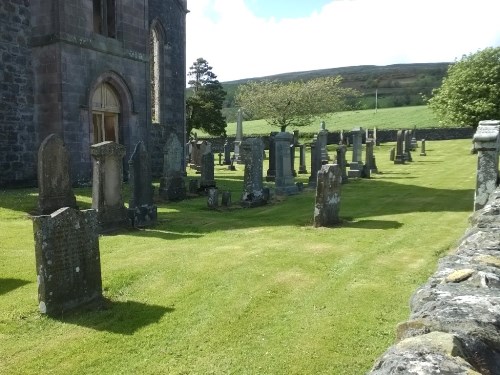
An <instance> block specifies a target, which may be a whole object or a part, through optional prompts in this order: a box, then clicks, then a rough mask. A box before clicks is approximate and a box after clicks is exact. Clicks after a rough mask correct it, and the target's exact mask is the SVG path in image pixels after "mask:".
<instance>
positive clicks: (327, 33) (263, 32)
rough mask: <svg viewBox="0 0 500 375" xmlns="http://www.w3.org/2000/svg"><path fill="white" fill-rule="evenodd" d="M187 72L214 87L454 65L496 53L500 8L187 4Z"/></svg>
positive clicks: (263, 0) (425, 0)
mask: <svg viewBox="0 0 500 375" xmlns="http://www.w3.org/2000/svg"><path fill="white" fill-rule="evenodd" d="M188 9H189V10H190V13H188V15H187V53H186V59H187V68H189V66H191V65H192V63H193V62H194V61H195V60H196V59H197V58H198V57H203V58H205V59H206V60H207V61H208V62H209V63H210V65H212V66H213V72H214V73H215V74H217V75H218V78H219V80H220V81H222V82H224V81H230V80H236V79H245V78H253V77H262V76H266V75H272V74H279V73H286V72H293V71H303V70H315V69H325V68H335V67H342V66H353V65H389V64H397V63H425V62H452V61H455V60H456V59H460V58H461V57H462V56H463V55H465V54H469V53H474V52H476V51H478V50H480V49H484V48H486V47H490V46H493V47H498V46H500V22H498V14H500V0H188Z"/></svg>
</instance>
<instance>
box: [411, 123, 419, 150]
mask: <svg viewBox="0 0 500 375" xmlns="http://www.w3.org/2000/svg"><path fill="white" fill-rule="evenodd" d="M410 147H411V151H415V150H416V149H417V147H418V143H417V127H416V126H414V127H413V131H412V132H411V139H410Z"/></svg>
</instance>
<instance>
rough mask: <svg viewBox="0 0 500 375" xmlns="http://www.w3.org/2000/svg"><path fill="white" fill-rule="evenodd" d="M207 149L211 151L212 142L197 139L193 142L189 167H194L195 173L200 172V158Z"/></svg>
mask: <svg viewBox="0 0 500 375" xmlns="http://www.w3.org/2000/svg"><path fill="white" fill-rule="evenodd" d="M209 151H212V144H211V143H210V142H208V141H198V140H196V141H194V142H193V150H192V152H191V164H190V168H191V169H195V170H196V173H198V174H199V173H201V158H202V156H203V155H204V154H205V153H207V152H209Z"/></svg>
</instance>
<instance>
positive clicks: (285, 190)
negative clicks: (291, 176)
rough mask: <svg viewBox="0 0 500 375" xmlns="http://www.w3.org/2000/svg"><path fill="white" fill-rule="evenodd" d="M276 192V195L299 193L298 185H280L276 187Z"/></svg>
mask: <svg viewBox="0 0 500 375" xmlns="http://www.w3.org/2000/svg"><path fill="white" fill-rule="evenodd" d="M274 193H275V194H276V195H294V194H298V193H299V188H298V187H297V185H295V184H294V185H288V186H279V187H275V189H274Z"/></svg>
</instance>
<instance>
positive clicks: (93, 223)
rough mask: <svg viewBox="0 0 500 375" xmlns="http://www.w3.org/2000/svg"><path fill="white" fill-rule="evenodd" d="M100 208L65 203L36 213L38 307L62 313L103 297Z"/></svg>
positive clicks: (34, 221) (58, 314) (52, 314)
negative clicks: (98, 209) (99, 235)
mask: <svg viewBox="0 0 500 375" xmlns="http://www.w3.org/2000/svg"><path fill="white" fill-rule="evenodd" d="M97 226H98V223H97V212H96V211H95V210H83V211H78V210H75V209H73V208H70V207H63V208H61V209H59V210H57V211H55V212H53V213H52V214H51V215H43V216H34V217H33V234H34V239H35V257H36V272H37V283H38V307H39V310H40V312H41V313H42V314H47V315H49V316H55V317H57V316H61V315H62V314H64V313H66V312H67V311H69V310H73V309H76V308H78V307H82V306H89V305H92V304H96V305H97V304H99V303H100V302H101V301H102V281H101V260H100V254H99V237H98V232H97Z"/></svg>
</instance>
